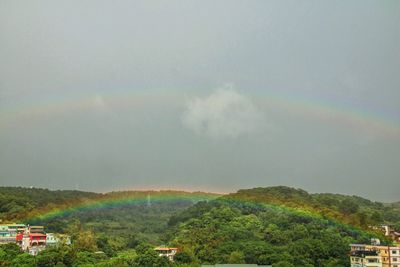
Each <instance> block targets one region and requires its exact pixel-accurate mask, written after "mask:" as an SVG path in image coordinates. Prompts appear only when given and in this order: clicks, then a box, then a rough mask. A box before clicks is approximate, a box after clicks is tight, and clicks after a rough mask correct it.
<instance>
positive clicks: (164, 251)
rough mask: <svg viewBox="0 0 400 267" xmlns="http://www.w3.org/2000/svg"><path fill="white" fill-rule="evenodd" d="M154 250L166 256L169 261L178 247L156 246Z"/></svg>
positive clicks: (172, 258) (159, 254) (161, 255)
mask: <svg viewBox="0 0 400 267" xmlns="http://www.w3.org/2000/svg"><path fill="white" fill-rule="evenodd" d="M154 250H155V251H156V252H157V253H158V256H160V257H167V258H168V259H169V260H170V261H173V260H174V256H175V254H176V253H177V252H178V248H168V247H157V248H155V249H154Z"/></svg>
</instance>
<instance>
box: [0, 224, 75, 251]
mask: <svg viewBox="0 0 400 267" xmlns="http://www.w3.org/2000/svg"><path fill="white" fill-rule="evenodd" d="M61 241H62V242H64V243H65V244H67V245H69V244H71V241H70V239H69V237H68V236H65V235H55V234H53V233H50V234H47V233H46V232H45V231H44V226H30V225H25V224H2V225H0V244H7V243H15V244H17V245H18V246H19V247H20V248H21V250H23V251H26V252H28V253H29V254H31V255H37V254H38V253H39V252H40V251H42V250H44V249H45V248H46V247H47V246H48V245H56V244H58V243H60V242H61Z"/></svg>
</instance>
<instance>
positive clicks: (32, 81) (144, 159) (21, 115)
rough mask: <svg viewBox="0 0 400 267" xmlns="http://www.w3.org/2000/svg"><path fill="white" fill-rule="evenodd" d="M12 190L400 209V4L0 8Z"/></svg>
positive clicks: (1, 105)
mask: <svg viewBox="0 0 400 267" xmlns="http://www.w3.org/2000/svg"><path fill="white" fill-rule="evenodd" d="M0 184H1V185H13V186H36V187H47V188H53V189H55V188H57V189H58V188H61V189H80V190H90V191H110V190H120V189H147V188H152V189H161V188H172V189H188V190H205V191H214V192H230V191H235V190H237V189H240V188H251V187H258V186H272V185H287V186H292V187H300V188H303V189H305V190H308V191H310V192H332V193H345V194H357V195H361V196H363V197H367V198H370V199H373V200H380V201H399V200H400V190H399V188H400V1H395V0H394V1H366V0H360V1H320V0H318V1H282V0H278V1H264V0H260V1H234V0H227V1H223V0H220V1H204V0H201V1H188V0H185V1H171V0H168V1H167V0H165V1H148V0H146V1H130V0H126V1H123V0H113V1H102V0H79V1H78V0H76V1H71V0H59V1H54V0H47V1H45V0H38V1H29V0H26V1H19V0H0Z"/></svg>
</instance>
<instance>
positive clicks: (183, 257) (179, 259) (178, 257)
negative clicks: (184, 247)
mask: <svg viewBox="0 0 400 267" xmlns="http://www.w3.org/2000/svg"><path fill="white" fill-rule="evenodd" d="M174 261H175V262H176V263H191V262H192V257H190V255H189V253H187V252H185V251H180V252H178V253H176V254H175V257H174Z"/></svg>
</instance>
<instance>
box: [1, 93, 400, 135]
mask: <svg viewBox="0 0 400 267" xmlns="http://www.w3.org/2000/svg"><path fill="white" fill-rule="evenodd" d="M198 91H199V90H197V91H196V90H188V91H179V90H130V91H129V90H108V91H101V92H95V93H93V94H89V93H87V92H85V93H84V92H82V93H74V94H71V95H64V96H56V97H55V96H53V97H51V96H47V97H41V98H40V99H29V100H28V101H26V102H22V103H20V104H19V105H13V106H8V107H6V106H3V107H2V108H1V109H0V126H1V125H9V124H13V123H16V122H17V121H18V120H22V121H30V120H32V119H37V118H39V119H40V118H46V117H47V116H48V117H51V116H57V115H58V114H62V113H71V112H75V111H84V110H90V109H94V108H102V109H107V106H110V107H116V106H118V108H131V107H137V108H140V107H146V106H148V105H156V106H160V105H161V106H162V105H176V106H177V107H181V108H183V104H184V101H185V98H186V97H187V96H191V95H194V94H195V92H198ZM252 92H253V91H252ZM255 92H258V93H256V94H254V96H255V99H256V102H257V103H258V104H260V105H265V106H267V107H272V108H276V109H277V110H285V111H289V112H290V113H291V114H294V115H295V116H299V115H302V116H304V117H306V118H309V119H313V120H318V121H321V122H333V123H334V124H336V125H339V126H344V127H346V129H354V130H358V131H361V132H366V130H367V132H370V133H372V134H374V135H380V136H384V137H387V138H395V139H398V138H400V120H399V116H398V115H397V114H396V113H395V112H389V111H383V110H380V109H378V108H376V107H373V106H366V105H365V103H364V105H361V104H358V103H356V102H354V101H353V102H352V103H344V102H342V101H340V100H338V99H334V98H332V97H331V98H316V97H313V96H306V95H300V94H297V95H296V94H293V93H291V94H285V93H282V92H279V93H277V92H271V91H261V90H258V91H255ZM32 103H36V104H32ZM110 110H112V108H110Z"/></svg>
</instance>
